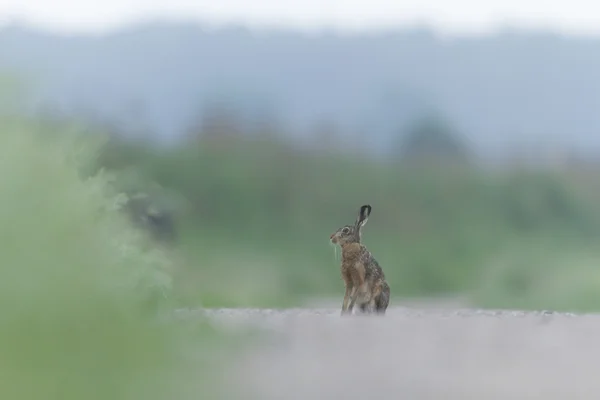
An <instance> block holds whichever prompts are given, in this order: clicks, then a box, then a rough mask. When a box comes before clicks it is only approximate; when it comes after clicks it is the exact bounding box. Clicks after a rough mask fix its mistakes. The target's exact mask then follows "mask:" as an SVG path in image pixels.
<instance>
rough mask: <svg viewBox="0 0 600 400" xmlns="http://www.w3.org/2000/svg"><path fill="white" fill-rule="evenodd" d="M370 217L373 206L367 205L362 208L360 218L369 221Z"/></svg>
mask: <svg viewBox="0 0 600 400" xmlns="http://www.w3.org/2000/svg"><path fill="white" fill-rule="evenodd" d="M369 215H371V206H370V205H369V204H365V205H364V206H362V207H361V208H360V216H361V218H363V219H367V218H369Z"/></svg>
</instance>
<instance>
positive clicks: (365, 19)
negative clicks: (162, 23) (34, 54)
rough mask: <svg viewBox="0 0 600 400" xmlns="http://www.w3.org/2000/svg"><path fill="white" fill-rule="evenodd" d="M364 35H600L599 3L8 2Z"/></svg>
mask: <svg viewBox="0 0 600 400" xmlns="http://www.w3.org/2000/svg"><path fill="white" fill-rule="evenodd" d="M156 17H161V18H174V19H182V18H183V19H186V20H198V21H202V22H210V23H212V24H216V25H219V24H222V23H243V24H244V25H248V26H265V25H269V26H289V27H295V28H300V29H306V30H314V29H315V28H316V29H319V28H323V27H328V28H332V27H333V28H338V29H341V30H350V31H355V30H363V29H372V28H385V27H390V26H402V25H406V24H411V25H415V24H418V23H426V24H428V25H431V26H433V27H435V28H436V29H437V30H438V31H439V32H440V33H442V34H465V33H487V32H490V31H492V30H495V29H497V28H504V27H507V26H513V27H514V26H516V27H521V28H550V29H552V30H553V31H558V32H565V33H572V34H594V35H600V1H599V0H0V24H6V23H8V22H11V21H19V22H26V23H29V24H33V25H35V26H38V27H42V28H45V29H51V30H54V31H61V32H84V31H85V32H103V31H107V30H110V29H112V28H115V27H118V26H121V25H123V24H126V23H129V22H134V21H138V20H140V19H149V18H156Z"/></svg>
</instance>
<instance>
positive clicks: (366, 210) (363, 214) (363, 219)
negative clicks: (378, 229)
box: [356, 204, 371, 227]
mask: <svg viewBox="0 0 600 400" xmlns="http://www.w3.org/2000/svg"><path fill="white" fill-rule="evenodd" d="M369 215H371V206H370V205H369V204H365V205H364V206H362V207H361V208H360V211H359V213H358V219H357V220H356V225H357V227H361V226H363V225H364V224H366V223H367V220H368V219H369Z"/></svg>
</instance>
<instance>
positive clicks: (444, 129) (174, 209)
mask: <svg viewBox="0 0 600 400" xmlns="http://www.w3.org/2000/svg"><path fill="white" fill-rule="evenodd" d="M220 117H221V119H219V118H215V116H213V120H210V118H209V119H208V121H209V122H210V123H205V124H203V125H200V128H199V129H198V130H197V131H194V132H192V134H191V135H190V136H189V138H188V140H187V141H186V142H185V143H183V144H181V145H177V146H174V147H173V146H172V147H160V146H155V145H151V144H149V143H148V142H143V141H137V142H136V141H125V140H122V139H121V140H117V139H115V140H112V141H111V142H110V143H109V145H108V147H107V148H106V149H105V151H104V152H103V155H102V157H101V159H100V163H101V165H102V166H104V167H106V168H107V169H109V170H111V171H116V172H117V173H118V174H119V176H120V177H121V180H120V181H119V185H120V186H119V187H120V189H121V190H123V191H125V192H128V193H137V192H140V191H141V192H144V193H146V194H147V195H148V198H147V199H151V202H152V203H153V204H154V207H157V209H160V210H161V212H160V215H161V220H160V221H159V222H158V223H155V224H154V228H153V229H151V230H154V231H155V232H157V233H160V232H162V234H163V235H164V236H165V237H168V238H169V240H166V241H163V242H164V243H170V244H171V246H172V248H174V249H176V254H177V255H178V257H181V258H180V259H179V263H178V267H177V270H176V273H175V275H174V277H175V280H174V285H175V288H176V289H175V297H176V298H177V300H178V301H179V302H180V304H183V305H191V306H196V305H203V306H287V305H292V304H298V303H299V302H301V301H302V300H303V299H306V298H310V297H315V296H316V297H336V296H338V297H339V296H340V293H341V291H342V290H343V289H342V283H341V280H340V277H339V270H338V265H339V260H338V259H335V255H334V250H333V249H332V247H331V246H330V245H329V243H328V237H329V234H330V233H331V232H333V231H334V230H335V229H336V228H338V227H339V226H341V225H343V224H346V223H351V222H353V221H354V218H355V214H356V212H357V210H358V207H359V206H360V205H361V204H363V203H370V204H372V206H373V214H372V217H371V219H370V221H369V224H368V225H367V227H366V228H365V233H364V238H363V239H364V242H365V243H366V244H367V245H368V247H369V249H370V250H371V251H372V252H373V253H374V254H375V255H376V257H377V258H378V260H379V261H380V263H381V264H382V266H383V267H384V270H385V273H386V275H387V277H388V279H389V281H390V285H391V286H392V288H393V292H394V293H393V294H394V296H397V297H398V298H401V297H406V296H431V295H448V294H450V295H452V294H463V295H464V294H467V295H472V296H470V297H471V299H474V300H475V301H476V302H478V303H479V304H485V305H488V306H494V307H504V306H518V307H544V304H546V303H547V304H548V306H547V307H550V305H551V306H552V307H554V308H570V307H576V308H578V309H580V308H582V307H583V308H586V307H587V308H588V309H590V308H592V309H593V308H596V307H598V308H600V290H599V291H598V293H599V294H598V295H591V294H589V293H588V294H587V295H585V301H583V300H580V299H576V298H574V297H572V296H568V295H566V294H565V295H563V296H561V297H560V300H558V299H557V298H555V297H554V296H553V295H552V293H551V287H550V284H549V283H548V282H549V280H558V281H562V280H561V276H562V275H561V274H566V275H569V274H571V272H572V273H573V274H574V276H575V275H578V274H579V275H580V276H581V277H585V276H587V275H586V274H587V273H588V272H589V271H591V269H590V268H589V265H590V262H589V260H590V259H591V258H590V257H593V255H594V254H600V251H596V250H595V246H596V243H595V237H596V236H597V235H598V233H599V232H600V206H598V202H597V201H596V199H597V198H598V196H597V194H598V193H597V192H596V190H595V189H593V188H592V186H591V185H590V183H591V182H592V181H593V179H595V178H594V176H593V175H592V176H591V177H590V176H587V175H585V176H584V175H582V174H579V173H578V172H577V169H573V168H562V169H561V168H554V169H549V168H545V169H544V168H538V169H535V168H527V167H524V166H521V167H519V166H518V165H513V166H512V167H504V168H499V169H496V170H485V169H482V168H480V167H478V164H477V160H476V158H475V157H474V156H473V155H472V154H471V151H470V149H469V148H468V146H466V145H465V144H464V143H462V142H461V140H460V136H459V135H458V134H456V133H455V132H454V131H453V130H452V129H449V128H448V124H447V123H446V122H444V121H443V120H439V119H432V118H429V117H428V118H426V119H424V120H421V121H417V122H416V123H415V124H413V125H411V126H410V127H409V128H408V131H407V132H405V133H404V134H403V135H401V140H399V142H398V145H397V146H396V147H395V148H394V149H393V151H391V152H390V154H391V156H390V157H387V158H380V157H375V156H372V155H371V154H368V153H364V152H362V151H361V145H360V142H357V141H353V142H352V143H351V144H349V145H345V144H344V143H347V142H344V141H343V140H338V139H337V138H335V137H334V138H330V139H331V140H330V141H326V140H325V136H319V137H317V138H316V140H314V141H313V142H312V143H308V144H307V143H302V144H298V143H294V142H292V141H289V140H284V139H283V138H284V137H286V135H283V134H282V132H278V131H277V130H274V129H271V130H264V131H262V132H259V133H256V132H253V131H252V130H251V129H250V128H246V129H244V128H245V127H243V126H239V125H236V124H235V118H228V119H225V118H222V117H223V115H220ZM320 139H323V140H322V141H321V140H320ZM360 140H368V138H366V137H363V138H362V139H360ZM336 143H337V144H336ZM574 176H575V177H579V178H581V179H579V180H577V179H573V177H574ZM155 214H157V212H156V211H155ZM157 221H158V220H157ZM541 239H543V240H541ZM532 240H533V241H534V242H535V243H537V245H536V246H533V245H531V246H530V245H529V243H530V242H531V241H532ZM579 250H581V251H586V252H587V254H588V255H589V257H586V258H585V260H583V259H579V255H580V254H582V253H581V251H579ZM507 254H508V255H510V256H509V257H507V256H506V255H507ZM533 256H534V257H533ZM532 257H533V258H532ZM559 260H561V261H560V262H559ZM572 269H574V270H573V271H572ZM523 273H525V274H529V275H530V276H533V277H535V276H538V275H539V276H545V277H546V278H545V279H546V280H538V279H534V278H532V279H530V280H529V281H528V284H527V285H528V286H527V287H526V288H525V289H521V290H523V291H524V292H523V293H522V294H521V295H519V296H517V295H515V294H514V290H516V289H515V288H514V287H513V286H515V285H516V286H519V285H521V283H515V282H517V281H518V280H519V278H518V276H520V275H521V274H523ZM515 275H516V276H515ZM584 279H585V278H584ZM564 282H565V285H570V288H564V291H565V293H566V292H573V293H576V292H578V290H579V288H578V286H577V285H578V283H579V282H580V281H578V280H577V279H573V280H571V281H569V282H570V283H567V281H564ZM586 285H587V287H590V285H591V286H592V287H594V285H597V286H598V287H599V288H600V283H598V284H594V283H592V282H587V283H586ZM484 288H485V289H484ZM552 290H553V289H552ZM538 292H544V293H546V296H547V299H550V298H552V299H554V300H553V301H549V300H548V301H547V302H546V301H545V299H546V297H544V296H542V295H541V294H539V293H538ZM589 292H590V293H593V290H590V291H589ZM536 293H537V294H536Z"/></svg>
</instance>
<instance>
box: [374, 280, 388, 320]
mask: <svg viewBox="0 0 600 400" xmlns="http://www.w3.org/2000/svg"><path fill="white" fill-rule="evenodd" d="M389 304H390V287H389V286H388V285H387V284H386V285H385V286H384V287H383V289H382V291H381V293H379V295H378V296H377V299H376V302H375V312H377V314H380V315H384V314H385V310H387V308H388V305H389Z"/></svg>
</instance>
